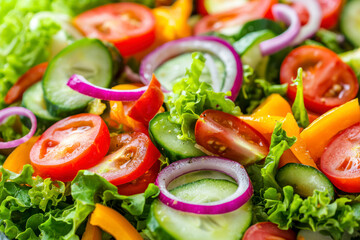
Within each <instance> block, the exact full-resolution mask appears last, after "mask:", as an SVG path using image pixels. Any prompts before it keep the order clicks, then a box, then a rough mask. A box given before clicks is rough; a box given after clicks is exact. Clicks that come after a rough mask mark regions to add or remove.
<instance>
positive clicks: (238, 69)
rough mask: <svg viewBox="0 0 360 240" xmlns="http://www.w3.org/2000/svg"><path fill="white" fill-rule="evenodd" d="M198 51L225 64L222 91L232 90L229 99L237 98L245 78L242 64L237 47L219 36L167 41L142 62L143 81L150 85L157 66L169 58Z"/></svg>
mask: <svg viewBox="0 0 360 240" xmlns="http://www.w3.org/2000/svg"><path fill="white" fill-rule="evenodd" d="M196 51H201V52H206V53H210V54H213V55H215V56H217V57H218V58H219V59H220V60H221V61H222V62H223V63H224V64H225V71H226V79H225V84H224V86H223V87H222V89H220V91H221V92H227V91H231V96H230V97H229V99H231V100H235V99H236V97H237V95H238V93H239V91H240V87H241V83H242V78H243V69H242V64H241V61H240V58H239V56H238V54H237V53H236V51H235V49H234V48H233V47H232V46H231V45H230V44H229V43H228V42H226V41H225V40H223V39H221V38H218V37H212V36H196V37H187V38H182V39H178V40H174V41H171V42H168V43H165V44H164V45H162V46H160V47H159V48H157V49H155V50H154V51H153V52H151V53H150V54H149V55H147V56H146V57H145V58H144V60H143V61H142V62H141V65H140V77H141V79H142V81H143V83H144V84H146V85H148V84H149V82H150V80H151V77H152V74H153V73H154V71H155V70H156V68H157V67H159V66H160V65H161V64H162V63H164V62H165V61H167V60H168V59H170V58H173V57H176V56H178V55H180V54H183V53H188V52H196ZM210 71H211V70H210ZM212 80H213V82H214V81H219V80H220V79H212ZM167 90H171V89H167Z"/></svg>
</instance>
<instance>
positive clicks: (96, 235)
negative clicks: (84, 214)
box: [81, 219, 102, 240]
mask: <svg viewBox="0 0 360 240" xmlns="http://www.w3.org/2000/svg"><path fill="white" fill-rule="evenodd" d="M101 239H102V234H101V229H100V228H98V227H97V226H94V225H91V224H90V219H89V220H88V221H87V223H86V228H85V232H84V234H83V235H82V237H81V240H101Z"/></svg>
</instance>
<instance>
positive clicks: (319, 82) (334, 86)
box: [280, 46, 359, 113]
mask: <svg viewBox="0 0 360 240" xmlns="http://www.w3.org/2000/svg"><path fill="white" fill-rule="evenodd" d="M300 67H301V68H303V85H304V102H305V106H306V109H308V110H309V111H312V112H314V113H324V112H326V111H328V110H330V109H332V108H334V107H337V106H340V105H342V104H344V103H346V102H348V101H350V100H351V99H353V98H355V97H356V94H357V92H358V90H359V84H358V80H357V78H356V75H355V73H354V71H353V70H352V69H351V68H350V67H349V65H347V64H346V63H344V62H343V61H342V60H341V59H340V58H339V57H338V56H337V55H336V53H334V52H332V51H331V50H329V49H327V48H324V47H320V46H302V47H298V48H296V49H294V50H293V51H291V52H290V53H289V55H288V56H287V57H286V58H285V59H284V61H283V63H282V65H281V69H280V82H281V83H287V84H289V87H288V92H287V95H288V97H289V99H290V100H291V101H294V99H295V96H296V86H295V85H293V84H292V83H293V82H292V80H293V79H295V78H296V76H297V70H298V68H300Z"/></svg>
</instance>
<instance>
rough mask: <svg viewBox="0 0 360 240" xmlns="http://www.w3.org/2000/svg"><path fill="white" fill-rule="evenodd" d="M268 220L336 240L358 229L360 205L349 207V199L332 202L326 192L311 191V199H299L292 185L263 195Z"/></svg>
mask: <svg viewBox="0 0 360 240" xmlns="http://www.w3.org/2000/svg"><path fill="white" fill-rule="evenodd" d="M264 198H265V202H266V204H265V209H266V211H267V214H268V220H269V221H271V222H273V223H276V224H278V226H279V228H281V229H289V228H294V227H296V228H298V229H308V230H311V231H319V232H323V233H326V234H328V235H331V237H332V238H333V239H335V240H338V239H341V237H342V235H343V234H344V233H348V234H354V232H356V231H358V229H359V221H360V214H359V210H360V204H359V203H358V204H353V205H351V204H349V203H350V202H351V200H350V199H348V198H337V199H336V200H335V201H333V202H331V198H330V196H329V194H328V193H327V192H320V191H318V190H316V191H314V194H313V196H310V197H307V198H305V199H302V198H301V197H300V196H299V195H298V194H294V189H293V188H292V187H291V186H286V187H284V188H283V191H282V194H280V193H278V191H277V190H276V189H275V188H269V189H267V190H266V191H265V193H264Z"/></svg>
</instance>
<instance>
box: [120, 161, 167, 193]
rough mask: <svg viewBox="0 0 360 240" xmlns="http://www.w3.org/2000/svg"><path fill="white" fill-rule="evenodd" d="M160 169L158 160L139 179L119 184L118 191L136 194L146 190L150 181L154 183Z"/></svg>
mask: <svg viewBox="0 0 360 240" xmlns="http://www.w3.org/2000/svg"><path fill="white" fill-rule="evenodd" d="M159 171H160V161H156V162H155V163H154V165H153V166H152V167H151V168H150V169H149V170H147V171H146V172H145V173H144V174H143V175H142V176H140V177H138V178H137V179H135V180H133V181H131V182H129V183H125V184H122V185H119V186H118V193H119V194H121V195H126V196H130V195H134V194H138V193H143V192H145V190H146V188H147V187H148V186H149V184H150V183H154V182H155V180H156V178H157V175H158V173H159Z"/></svg>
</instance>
